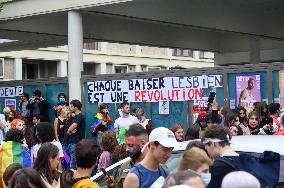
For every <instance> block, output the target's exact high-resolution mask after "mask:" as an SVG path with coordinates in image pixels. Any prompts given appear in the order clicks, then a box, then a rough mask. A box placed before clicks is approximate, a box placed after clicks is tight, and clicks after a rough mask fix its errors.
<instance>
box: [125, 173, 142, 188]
mask: <svg viewBox="0 0 284 188" xmlns="http://www.w3.org/2000/svg"><path fill="white" fill-rule="evenodd" d="M123 187H124V188H138V187H139V178H138V176H137V175H136V174H134V173H128V174H127V176H126V178H125V180H124V182H123Z"/></svg>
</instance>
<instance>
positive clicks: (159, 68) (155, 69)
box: [147, 67, 161, 71]
mask: <svg viewBox="0 0 284 188" xmlns="http://www.w3.org/2000/svg"><path fill="white" fill-rule="evenodd" d="M147 70H148V71H160V70H161V67H148V68H147Z"/></svg>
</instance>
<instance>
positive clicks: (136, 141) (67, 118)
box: [0, 90, 284, 188]
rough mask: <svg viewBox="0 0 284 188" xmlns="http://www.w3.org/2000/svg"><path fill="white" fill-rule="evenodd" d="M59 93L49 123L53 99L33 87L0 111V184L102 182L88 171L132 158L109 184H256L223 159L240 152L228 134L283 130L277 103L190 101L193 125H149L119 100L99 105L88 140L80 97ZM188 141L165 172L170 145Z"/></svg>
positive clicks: (127, 187)
mask: <svg viewBox="0 0 284 188" xmlns="http://www.w3.org/2000/svg"><path fill="white" fill-rule="evenodd" d="M57 99H58V104H57V105H56V106H55V107H54V108H53V110H54V112H55V120H54V122H53V125H52V124H51V123H50V119H49V118H48V108H51V105H50V104H49V103H48V101H47V100H45V99H44V98H43V97H42V96H41V92H40V91H39V90H35V91H34V92H33V95H32V97H31V98H30V99H29V95H28V94H27V93H23V94H22V95H21V96H20V104H19V107H18V109H9V108H5V109H4V110H3V113H4V115H3V116H4V117H3V118H2V120H1V122H0V129H1V131H0V141H1V148H2V149H1V150H0V164H1V168H0V170H2V171H1V172H0V178H1V182H0V184H1V186H0V187H16V188H22V187H25V188H26V187H39V188H41V187H45V188H46V187H47V188H51V187H63V188H64V187H67V188H69V187H70V188H71V187H74V188H79V187H100V185H99V184H97V183H96V182H93V181H91V180H90V177H91V176H92V175H94V174H95V173H97V172H100V171H103V172H104V171H105V169H106V168H107V167H109V166H110V165H112V164H114V163H115V162H117V161H120V160H122V159H125V158H127V157H130V160H128V161H126V162H125V163H123V164H122V165H121V166H120V168H119V169H118V170H117V171H116V172H115V173H113V174H106V175H105V178H104V181H105V184H107V186H108V187H110V188H119V187H121V188H122V187H124V188H138V187H142V188H148V187H153V188H154V187H164V188H167V187H175V186H176V187H177V186H180V187H193V188H202V187H209V188H211V187H212V188H216V187H222V188H230V187H238V186H232V185H240V186H239V187H254V188H258V187H260V182H259V180H258V179H257V178H256V177H254V176H253V175H251V174H249V173H247V172H243V171H236V169H234V168H232V167H231V166H230V165H228V164H227V163H226V162H224V161H226V160H230V161H231V162H232V163H234V162H236V161H237V160H238V157H239V154H238V153H236V152H235V151H234V150H233V149H232V148H231V146H230V140H231V138H232V136H239V135H260V134H262V135H275V136H277V135H284V115H282V116H281V112H280V105H279V104H278V103H271V104H269V105H267V104H266V103H265V102H256V103H254V108H253V109H252V110H246V109H245V108H244V107H242V106H239V107H238V108H236V109H230V108H228V107H221V106H219V105H218V104H217V102H216V100H213V101H212V102H210V103H209V104H208V107H207V108H206V109H202V110H200V109H198V108H195V113H197V119H196V121H195V122H194V123H193V124H192V125H188V126H181V125H179V124H174V125H173V126H172V127H171V128H170V129H168V128H165V127H163V125H155V126H154V125H153V124H152V121H151V119H147V118H146V116H145V115H144V111H143V109H141V108H134V110H133V111H132V113H131V107H130V103H128V102H123V103H122V104H121V108H120V112H119V114H120V117H119V118H117V119H116V120H114V121H113V120H112V119H111V118H110V115H109V111H108V106H107V104H100V105H99V108H98V113H97V114H95V115H94V120H93V122H92V123H91V125H89V126H91V130H92V135H93V136H94V139H93V140H95V141H92V140H88V139H85V128H86V126H88V125H86V122H85V116H84V115H83V114H82V112H81V110H82V104H81V102H80V101H79V100H72V101H71V102H70V103H68V102H67V97H66V95H65V94H64V93H59V94H58V97H57ZM87 113H90V112H87ZM184 127H188V129H187V130H184ZM197 139H198V140H197ZM187 140H193V141H191V142H189V144H188V146H187V148H186V150H185V151H184V153H183V154H182V155H181V158H180V159H179V165H178V166H177V167H176V170H175V171H173V172H169V171H168V167H167V165H166V162H167V160H168V159H169V158H170V156H171V153H172V151H173V149H174V147H175V146H177V145H178V142H183V141H187ZM240 179H242V180H243V181H240Z"/></svg>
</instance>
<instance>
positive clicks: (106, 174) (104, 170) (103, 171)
mask: <svg viewBox="0 0 284 188" xmlns="http://www.w3.org/2000/svg"><path fill="white" fill-rule="evenodd" d="M101 171H102V173H103V174H104V176H108V173H107V172H106V169H104V168H101Z"/></svg>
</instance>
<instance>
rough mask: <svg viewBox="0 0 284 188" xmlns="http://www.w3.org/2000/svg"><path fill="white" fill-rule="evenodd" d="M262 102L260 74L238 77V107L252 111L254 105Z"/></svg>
mask: <svg viewBox="0 0 284 188" xmlns="http://www.w3.org/2000/svg"><path fill="white" fill-rule="evenodd" d="M257 101H261V76H260V74H242V75H238V76H236V103H235V104H236V106H243V107H245V108H246V109H248V110H250V109H252V108H253V103H254V102H257Z"/></svg>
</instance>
